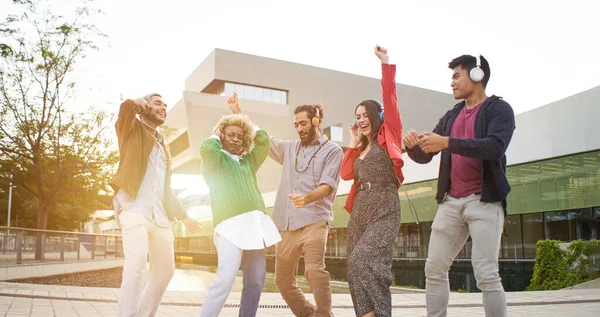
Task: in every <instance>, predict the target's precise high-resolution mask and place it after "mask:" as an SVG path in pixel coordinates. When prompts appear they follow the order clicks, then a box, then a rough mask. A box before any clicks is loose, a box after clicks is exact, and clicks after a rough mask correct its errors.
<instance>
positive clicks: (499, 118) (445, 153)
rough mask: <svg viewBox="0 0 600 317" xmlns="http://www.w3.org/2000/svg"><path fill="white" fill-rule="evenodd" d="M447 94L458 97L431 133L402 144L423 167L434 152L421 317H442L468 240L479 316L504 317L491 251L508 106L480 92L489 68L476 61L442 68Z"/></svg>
mask: <svg viewBox="0 0 600 317" xmlns="http://www.w3.org/2000/svg"><path fill="white" fill-rule="evenodd" d="M448 66H449V68H450V69H452V71H453V73H452V82H451V84H450V86H451V87H452V94H453V95H454V98H455V99H463V101H461V102H460V103H458V104H456V105H455V106H454V107H453V108H452V109H451V110H450V111H448V112H447V113H446V114H445V115H444V116H443V117H442V118H441V119H440V121H439V122H438V124H437V125H436V127H435V129H434V130H433V132H424V133H422V134H417V132H416V131H414V130H410V131H409V132H408V133H407V134H406V135H405V136H404V138H403V141H404V145H405V147H406V150H407V152H408V156H409V157H410V158H411V159H412V160H413V161H415V162H417V163H420V164H426V163H429V162H430V161H431V159H432V157H433V156H434V155H436V154H438V153H439V152H442V157H441V162H440V172H439V179H438V188H437V195H436V200H437V202H438V204H440V206H439V208H438V211H437V214H436V215H435V219H434V220H433V224H432V227H431V237H430V240H429V253H428V256H427V262H426V264H425V277H426V282H427V283H426V297H425V298H426V302H427V316H446V310H447V307H448V297H449V284H448V271H449V270H450V266H451V265H452V262H453V261H454V258H455V257H456V256H457V255H458V253H459V252H460V250H461V249H462V248H463V246H464V245H465V243H466V242H467V239H468V237H469V235H470V236H471V239H472V251H471V262H472V264H473V272H474V274H475V279H476V280H477V287H478V288H479V289H480V290H481V291H482V293H483V306H484V309H485V314H486V316H506V297H505V295H504V288H503V287H502V283H501V281H500V275H499V274H498V252H499V250H500V239H501V236H502V231H503V227H504V226H503V225H504V217H505V215H506V196H507V195H508V193H509V192H510V186H509V184H508V180H507V178H506V155H505V152H506V149H507V147H508V145H509V143H510V140H511V138H512V135H513V132H514V130H515V116H514V113H513V110H512V108H511V106H510V105H509V104H508V103H507V102H506V101H504V100H502V98H500V97H497V96H494V95H492V96H490V97H488V96H487V95H486V92H485V87H486V86H487V83H488V81H489V79H490V67H489V64H488V62H487V60H486V59H485V58H483V56H471V55H462V56H460V57H457V58H455V59H453V60H452V61H451V62H450V63H449V65H448Z"/></svg>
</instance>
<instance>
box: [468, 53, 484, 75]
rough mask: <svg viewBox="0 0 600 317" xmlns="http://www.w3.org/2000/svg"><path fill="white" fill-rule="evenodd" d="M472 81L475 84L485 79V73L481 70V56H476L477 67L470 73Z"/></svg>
mask: <svg viewBox="0 0 600 317" xmlns="http://www.w3.org/2000/svg"><path fill="white" fill-rule="evenodd" d="M469 76H470V77H471V80H472V81H474V82H480V81H481V80H483V77H485V72H484V71H483V69H481V61H480V60H479V54H475V67H473V69H471V71H470V72H469Z"/></svg>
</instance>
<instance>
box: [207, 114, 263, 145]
mask: <svg viewBox="0 0 600 317" xmlns="http://www.w3.org/2000/svg"><path fill="white" fill-rule="evenodd" d="M230 125H234V126H237V127H240V128H242V130H244V140H243V141H242V147H243V148H244V151H245V152H246V153H248V152H250V151H252V148H254V136H255V135H256V132H255V131H254V125H253V124H252V121H250V118H248V117H247V116H244V115H241V114H230V115H227V116H223V117H221V121H219V123H217V125H216V126H215V128H214V129H213V133H215V134H218V135H221V134H223V133H224V131H225V128H226V127H228V126H230Z"/></svg>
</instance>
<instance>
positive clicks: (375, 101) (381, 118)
mask: <svg viewBox="0 0 600 317" xmlns="http://www.w3.org/2000/svg"><path fill="white" fill-rule="evenodd" d="M365 101H372V102H374V103H375V104H376V105H378V106H379V113H378V115H379V120H381V122H383V119H384V116H383V104H381V102H379V100H377V99H367V100H365ZM354 125H358V120H356V119H354Z"/></svg>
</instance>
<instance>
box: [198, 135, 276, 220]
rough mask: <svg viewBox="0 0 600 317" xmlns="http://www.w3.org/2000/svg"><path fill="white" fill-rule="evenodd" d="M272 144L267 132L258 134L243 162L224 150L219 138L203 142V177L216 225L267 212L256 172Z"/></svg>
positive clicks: (242, 159)
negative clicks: (257, 211) (236, 217)
mask: <svg viewBox="0 0 600 317" xmlns="http://www.w3.org/2000/svg"><path fill="white" fill-rule="evenodd" d="M270 142H271V140H270V138H269V135H268V134H267V132H266V131H264V130H258V131H256V136H255V137H254V148H253V149H252V152H250V153H245V154H243V155H242V156H241V157H240V162H239V163H238V162H236V161H235V160H234V159H233V158H231V157H230V156H229V155H228V154H227V153H225V152H223V151H221V146H222V144H221V141H220V140H219V139H218V138H208V139H206V140H204V141H203V142H202V145H201V146H200V156H201V157H202V174H203V176H204V180H205V181H206V184H207V185H208V188H209V189H210V207H211V209H212V216H213V226H215V227H216V226H217V225H218V224H219V223H221V221H223V220H226V219H229V218H231V217H235V216H237V215H240V214H243V213H245V212H248V211H252V210H260V211H262V212H265V202H264V201H263V198H262V195H261V194H260V190H259V189H258V183H257V182H256V172H257V171H258V168H259V167H260V166H261V165H262V163H263V162H264V161H265V159H266V158H267V154H269V145H270Z"/></svg>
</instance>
